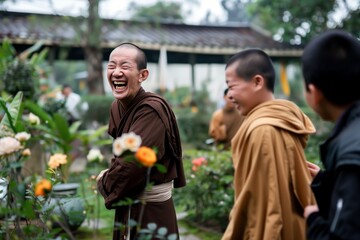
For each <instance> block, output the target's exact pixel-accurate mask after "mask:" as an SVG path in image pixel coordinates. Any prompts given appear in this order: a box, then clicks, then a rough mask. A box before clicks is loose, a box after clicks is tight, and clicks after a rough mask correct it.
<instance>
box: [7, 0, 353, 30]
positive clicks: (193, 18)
mask: <svg viewBox="0 0 360 240" xmlns="http://www.w3.org/2000/svg"><path fill="white" fill-rule="evenodd" d="M131 1H132V0H102V1H101V2H100V15H101V16H102V17H105V18H118V19H128V18H129V17H130V15H131V13H129V11H128V5H129V3H130V2H131ZM157 1H158V0H138V1H137V3H138V4H141V5H152V4H154V3H155V2H157ZM163 1H165V2H179V3H182V4H183V6H182V10H183V16H185V23H187V24H199V23H200V21H201V20H203V19H204V18H205V16H206V13H207V12H208V11H210V12H211V13H212V18H211V20H212V21H213V22H214V21H218V22H225V20H226V17H227V15H226V12H225V10H224V9H223V8H222V6H221V4H220V1H221V0H198V2H199V4H198V5H195V4H188V3H187V1H185V0H163ZM324 1H327V0H324ZM337 1H338V4H339V6H340V10H339V11H337V12H336V13H335V20H336V21H339V20H340V19H342V18H344V17H346V13H345V11H342V10H341V9H343V8H344V5H343V1H342V0H337ZM345 1H346V2H347V3H348V5H349V7H350V8H352V9H356V8H359V7H360V0H345ZM52 2H53V9H52V8H51V6H50V5H49V0H15V1H13V0H7V1H5V3H4V4H3V6H2V7H4V8H5V9H6V10H8V11H20V12H35V13H52V12H53V13H56V14H62V15H79V14H84V13H86V11H87V10H86V8H87V0H52ZM189 11H191V13H188V12H189Z"/></svg>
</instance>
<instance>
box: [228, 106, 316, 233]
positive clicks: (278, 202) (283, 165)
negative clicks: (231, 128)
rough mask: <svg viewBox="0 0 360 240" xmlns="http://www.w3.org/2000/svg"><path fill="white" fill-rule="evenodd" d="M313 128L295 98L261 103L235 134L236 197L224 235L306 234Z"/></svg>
mask: <svg viewBox="0 0 360 240" xmlns="http://www.w3.org/2000/svg"><path fill="white" fill-rule="evenodd" d="M314 131H315V128H314V126H313V124H312V123H311V121H310V120H309V118H308V117H307V116H306V115H305V114H304V113H303V112H302V111H301V110H300V109H299V108H298V107H297V106H296V105H295V104H293V103H292V102H290V101H287V100H271V101H266V102H264V103H262V104H259V105H258V106H256V107H255V108H253V109H252V110H251V111H250V113H248V114H247V118H246V119H245V121H244V122H243V124H242V125H241V127H240V129H239V131H238V132H237V134H236V135H235V137H234V138H233V140H232V154H233V162H234V169H235V174H234V188H235V203H234V207H233V209H232V210H231V214H230V222H229V225H228V227H227V229H226V231H225V233H224V236H223V238H222V240H230V239H231V240H238V239H283V240H288V239H289V240H291V239H306V230H305V219H304V217H303V211H304V207H305V206H307V205H308V204H311V203H314V202H315V199H314V197H313V194H312V192H311V189H310V187H309V185H310V182H311V177H310V173H309V171H308V169H307V166H306V159H305V155H304V148H305V146H306V142H307V139H308V135H309V134H311V133H313V132H314Z"/></svg>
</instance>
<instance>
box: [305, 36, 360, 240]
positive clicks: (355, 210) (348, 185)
mask: <svg viewBox="0 0 360 240" xmlns="http://www.w3.org/2000/svg"><path fill="white" fill-rule="evenodd" d="M302 71H303V75H304V80H305V88H306V100H307V102H308V104H309V105H310V107H311V108H313V109H314V110H315V111H316V112H317V113H318V114H319V115H320V116H321V117H322V118H323V119H324V120H328V121H332V122H334V123H335V127H334V129H333V130H332V133H331V135H330V137H329V138H328V139H327V140H326V141H325V142H324V143H323V144H322V145H321V146H320V158H321V161H322V163H323V165H324V167H325V170H324V171H319V172H318V174H317V175H316V176H315V177H314V179H313V182H312V184H311V187H312V190H313V192H314V195H315V197H316V201H317V205H311V206H307V207H306V208H305V211H304V216H305V218H307V225H308V230H307V231H308V232H307V235H308V239H317V240H319V239H360V41H359V40H358V39H356V38H355V37H354V36H351V35H350V34H349V33H347V32H344V31H341V30H332V31H328V32H325V33H323V34H321V35H319V36H317V37H316V38H314V39H313V40H312V41H311V42H310V43H309V44H308V45H307V46H306V48H305V50H304V53H303V56H302Z"/></svg>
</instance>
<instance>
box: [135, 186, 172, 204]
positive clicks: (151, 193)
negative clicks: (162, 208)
mask: <svg viewBox="0 0 360 240" xmlns="http://www.w3.org/2000/svg"><path fill="white" fill-rule="evenodd" d="M172 188H173V181H171V182H167V183H162V184H159V185H154V186H152V187H151V188H150V189H146V190H145V191H144V192H143V193H142V194H141V195H140V197H139V200H141V201H145V202H165V201H166V200H169V199H170V198H171V192H172Z"/></svg>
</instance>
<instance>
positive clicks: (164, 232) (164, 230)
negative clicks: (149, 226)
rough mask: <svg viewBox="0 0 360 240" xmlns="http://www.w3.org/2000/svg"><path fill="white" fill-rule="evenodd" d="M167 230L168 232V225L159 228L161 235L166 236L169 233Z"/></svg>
mask: <svg viewBox="0 0 360 240" xmlns="http://www.w3.org/2000/svg"><path fill="white" fill-rule="evenodd" d="M167 232H168V230H167V228H166V227H161V228H159V229H158V234H159V235H160V236H165V235H166V234H167Z"/></svg>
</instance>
